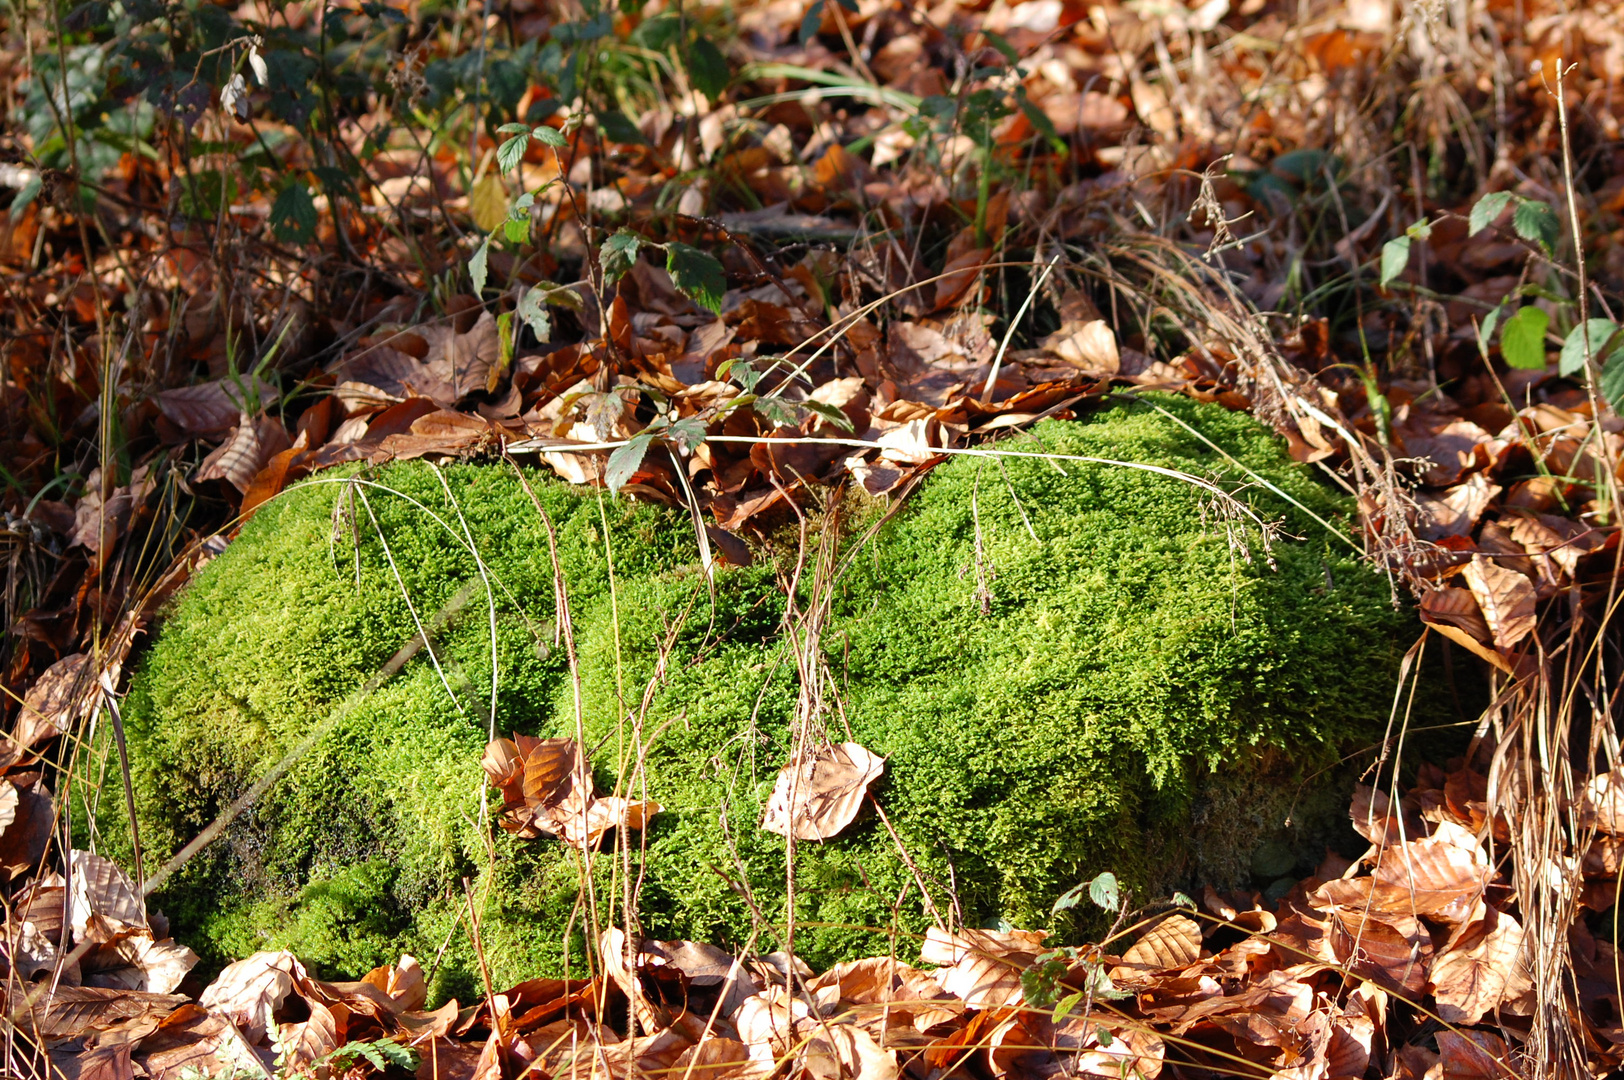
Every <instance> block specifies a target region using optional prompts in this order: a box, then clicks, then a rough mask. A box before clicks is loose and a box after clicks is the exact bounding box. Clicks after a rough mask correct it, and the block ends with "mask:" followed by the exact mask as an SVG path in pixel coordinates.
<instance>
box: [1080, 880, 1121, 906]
mask: <svg viewBox="0 0 1624 1080" xmlns="http://www.w3.org/2000/svg"><path fill="white" fill-rule="evenodd" d="M1088 898H1089V899H1090V900H1092V901H1094V903H1095V904H1096V905H1098V906H1099V907H1102V908H1104V909H1105V910H1106V911H1112V912H1114V911H1116V910H1117V908H1118V907H1119V906H1120V905H1121V903H1122V894H1121V890H1120V889H1119V888H1118V887H1117V879H1116V875H1115V874H1113V873H1111V871H1109V870H1107V871H1105V872H1104V873H1103V874H1100V875H1099V876H1098V877H1096V878H1095V879H1094V880H1093V881H1090V882H1089V883H1088Z"/></svg>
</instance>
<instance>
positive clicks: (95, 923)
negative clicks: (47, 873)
mask: <svg viewBox="0 0 1624 1080" xmlns="http://www.w3.org/2000/svg"><path fill="white" fill-rule="evenodd" d="M69 867H70V870H69V874H68V878H69V882H70V885H71V887H72V890H73V899H72V908H71V912H72V914H71V918H72V923H73V936H74V937H75V938H76V939H77V940H79V941H98V942H106V941H112V940H113V939H114V938H116V937H120V936H122V935H124V934H127V933H129V932H131V931H133V930H136V929H143V930H144V929H146V927H147V917H146V913H145V911H143V909H142V904H141V897H140V895H139V894H138V893H137V892H136V889H135V882H133V881H131V880H130V876H129V875H128V874H126V873H125V872H124V871H123V870H121V869H119V867H118V864H117V863H115V862H113V861H112V860H111V859H105V858H103V857H102V856H100V855H93V854H91V853H90V852H88V851H74V852H72V854H71V856H70V858H69Z"/></svg>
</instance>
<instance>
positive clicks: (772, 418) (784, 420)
mask: <svg viewBox="0 0 1624 1080" xmlns="http://www.w3.org/2000/svg"><path fill="white" fill-rule="evenodd" d="M750 407H751V408H752V409H754V410H756V415H757V416H759V417H761V418H762V419H763V420H765V421H767V422H768V423H770V424H777V425H778V426H779V427H794V426H795V423H796V417H795V410H794V409H791V408H790V407H789V403H788V402H787V401H785V400H784V399H783V398H775V397H761V398H756V400H755V401H753V402H751V403H750Z"/></svg>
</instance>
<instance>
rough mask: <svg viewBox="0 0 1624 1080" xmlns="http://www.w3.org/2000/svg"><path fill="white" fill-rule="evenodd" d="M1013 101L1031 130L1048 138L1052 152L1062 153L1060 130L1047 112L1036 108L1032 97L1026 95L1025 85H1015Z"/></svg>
mask: <svg viewBox="0 0 1624 1080" xmlns="http://www.w3.org/2000/svg"><path fill="white" fill-rule="evenodd" d="M1015 103H1016V104H1017V105H1019V106H1020V107H1021V112H1022V114H1024V115H1025V117H1026V120H1027V122H1028V123H1029V124H1031V125H1032V128H1033V130H1035V131H1036V132H1037V133H1038V134H1039V135H1042V136H1043V137H1044V138H1045V139H1047V140H1049V145H1050V146H1052V147H1053V148H1054V152H1055V153H1057V154H1064V153H1065V152H1066V141H1065V140H1064V139H1062V138H1061V137H1060V132H1059V131H1058V130H1056V128H1055V126H1054V121H1053V120H1050V119H1049V114H1048V113H1046V112H1044V111H1043V110H1042V109H1040V108H1038V107H1037V105H1036V104H1035V103H1034V102H1033V101H1032V99H1031V98H1029V97H1027V96H1026V87H1024V86H1017V87H1016V88H1015Z"/></svg>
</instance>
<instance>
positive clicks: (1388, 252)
mask: <svg viewBox="0 0 1624 1080" xmlns="http://www.w3.org/2000/svg"><path fill="white" fill-rule="evenodd" d="M1408 265H1410V238H1409V237H1408V236H1395V237H1393V239H1391V240H1389V241H1387V243H1385V244H1383V245H1382V276H1381V285H1382V287H1383V288H1386V287H1387V283H1388V282H1390V281H1392V280H1393V279H1394V278H1396V277H1398V276H1399V275H1400V274H1402V273H1404V268H1405V267H1406V266H1408Z"/></svg>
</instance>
